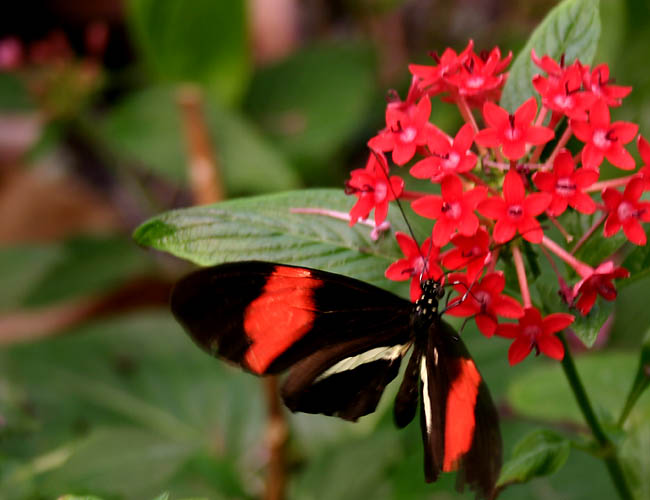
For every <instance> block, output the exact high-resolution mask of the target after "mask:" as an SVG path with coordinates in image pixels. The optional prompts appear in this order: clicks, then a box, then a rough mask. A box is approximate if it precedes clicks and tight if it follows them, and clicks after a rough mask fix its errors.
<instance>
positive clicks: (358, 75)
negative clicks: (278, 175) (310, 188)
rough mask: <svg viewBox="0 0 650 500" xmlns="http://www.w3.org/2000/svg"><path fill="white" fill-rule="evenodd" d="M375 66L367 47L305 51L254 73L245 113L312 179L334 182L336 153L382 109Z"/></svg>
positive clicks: (319, 47)
mask: <svg viewBox="0 0 650 500" xmlns="http://www.w3.org/2000/svg"><path fill="white" fill-rule="evenodd" d="M374 66H375V61H374V54H373V52H372V51H371V50H370V49H369V48H368V47H367V46H362V45H349V44H348V45H342V44H328V45H325V44H323V45H317V46H312V47H307V48H304V49H302V50H300V51H298V52H296V53H294V54H292V55H291V56H290V57H289V58H288V59H286V60H284V61H281V62H280V63H278V64H275V65H273V66H269V67H266V68H263V69H261V70H260V71H258V72H257V73H256V74H255V77H254V79H253V81H252V83H251V87H250V91H249V94H248V96H247V98H246V102H245V106H246V110H247V112H248V113H249V114H250V115H251V116H252V117H253V118H254V119H255V120H257V122H258V123H259V124H260V126H261V127H262V128H263V130H264V131H265V132H266V133H267V134H268V135H269V136H270V137H272V138H273V139H275V141H276V143H277V144H278V145H279V146H280V147H281V148H282V149H283V150H284V151H285V152H286V153H287V154H288V155H289V156H290V158H291V159H292V162H293V163H296V164H299V165H300V166H302V172H303V173H304V174H305V175H307V176H308V178H310V179H312V180H318V181H321V182H325V181H328V182H332V173H333V171H334V172H335V173H336V164H332V157H333V155H334V154H335V153H337V152H338V151H339V150H340V149H341V148H342V147H343V146H345V144H346V142H347V141H350V138H351V137H352V136H353V135H354V134H355V133H356V134H358V133H360V132H362V130H363V127H364V125H365V124H366V123H367V122H368V116H369V115H370V116H374V115H373V112H372V110H373V109H375V108H376V107H377V106H379V107H381V106H382V102H383V100H382V98H381V93H380V92H379V91H378V89H377V87H376V83H375V81H376V80H375V71H374ZM362 133H363V134H364V135H366V134H367V132H365V131H364V132H362ZM364 140H365V139H364ZM317 169H318V170H317ZM316 170H317V171H316Z"/></svg>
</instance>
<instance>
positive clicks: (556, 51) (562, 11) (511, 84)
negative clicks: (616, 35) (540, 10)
mask: <svg viewBox="0 0 650 500" xmlns="http://www.w3.org/2000/svg"><path fill="white" fill-rule="evenodd" d="M599 37H600V16H599V0H564V1H563V2H561V3H559V4H558V5H556V6H555V7H554V8H553V10H551V12H549V13H548V15H547V16H546V17H545V18H544V20H543V21H542V22H541V23H540V24H539V26H538V27H537V28H536V29H535V31H534V32H533V34H532V35H531V37H530V38H529V39H528V42H527V43H526V45H525V46H524V48H523V49H522V50H521V52H519V55H518V56H517V57H516V58H515V60H514V62H513V64H512V66H511V68H510V75H509V77H508V81H507V82H506V85H505V87H504V89H503V94H502V96H501V106H503V107H504V108H506V109H507V110H509V111H514V110H515V109H517V108H518V107H519V105H520V104H521V103H523V102H524V101H525V100H526V99H528V98H529V97H530V96H531V95H535V92H534V89H533V85H532V83H531V79H532V77H533V76H534V75H535V74H537V73H540V72H541V70H540V69H539V68H537V66H536V65H535V63H533V61H532V59H531V58H530V53H531V50H532V49H535V52H536V53H537V55H538V56H539V57H541V56H542V55H544V54H548V55H549V56H551V57H552V58H553V59H555V60H556V61H558V60H560V57H561V56H562V55H564V59H565V61H566V63H567V64H570V63H571V62H573V61H574V60H575V59H580V61H582V62H583V63H585V64H590V63H591V60H592V58H593V57H594V54H595V53H596V48H597V45H598V38H599Z"/></svg>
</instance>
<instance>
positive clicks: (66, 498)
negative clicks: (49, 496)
mask: <svg viewBox="0 0 650 500" xmlns="http://www.w3.org/2000/svg"><path fill="white" fill-rule="evenodd" d="M58 500H102V499H101V498H99V497H96V496H88V495H84V496H81V497H79V496H77V495H63V496H61V497H59V498H58Z"/></svg>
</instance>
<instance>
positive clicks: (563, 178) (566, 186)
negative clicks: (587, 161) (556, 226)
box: [533, 149, 598, 217]
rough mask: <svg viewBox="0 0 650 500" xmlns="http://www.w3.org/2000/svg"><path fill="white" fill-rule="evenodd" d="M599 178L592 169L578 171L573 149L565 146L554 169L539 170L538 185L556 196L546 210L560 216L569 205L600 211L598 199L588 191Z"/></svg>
mask: <svg viewBox="0 0 650 500" xmlns="http://www.w3.org/2000/svg"><path fill="white" fill-rule="evenodd" d="M597 180H598V172H596V171H595V170H592V169H590V168H580V169H578V170H575V164H574V162H573V156H572V155H571V152H570V151H568V150H566V149H563V150H562V151H560V152H559V153H558V155H557V156H556V157H555V160H554V161H553V170H552V171H550V172H549V171H547V172H542V171H539V172H535V175H533V182H534V183H535V185H536V186H537V187H538V188H539V189H540V190H541V191H544V192H546V193H549V194H550V195H551V196H552V197H553V198H552V200H551V204H550V205H549V206H548V208H547V209H546V212H547V213H548V214H549V215H551V216H553V217H557V216H558V215H560V214H562V213H563V212H564V211H565V210H566V208H567V206H569V205H570V206H571V207H573V208H575V209H576V210H577V211H578V212H581V213H583V214H592V213H594V211H595V210H596V202H595V201H594V200H593V199H592V198H591V196H589V195H588V194H587V193H585V192H584V189H586V188H588V187H589V186H591V185H592V184H593V183H594V182H596V181H597Z"/></svg>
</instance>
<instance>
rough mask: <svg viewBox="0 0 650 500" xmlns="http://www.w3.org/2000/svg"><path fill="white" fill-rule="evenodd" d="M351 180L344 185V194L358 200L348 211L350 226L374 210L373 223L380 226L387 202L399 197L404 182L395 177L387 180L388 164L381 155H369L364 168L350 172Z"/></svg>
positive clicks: (384, 215)
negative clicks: (352, 195) (353, 196)
mask: <svg viewBox="0 0 650 500" xmlns="http://www.w3.org/2000/svg"><path fill="white" fill-rule="evenodd" d="M350 175H351V178H350V179H349V180H348V181H347V182H346V183H345V192H346V194H354V195H355V196H357V197H358V198H359V199H358V200H357V203H356V204H355V205H354V206H353V207H352V209H351V210H350V225H351V226H353V225H354V224H355V223H356V222H357V221H358V220H359V219H363V218H366V217H368V214H369V213H370V211H371V210H372V209H373V208H374V209H375V223H376V224H381V223H382V222H384V220H385V219H386V215H387V214H388V202H390V201H392V200H394V199H395V198H396V197H399V196H400V195H401V194H402V191H403V190H404V180H403V179H402V178H401V177H398V176H396V175H394V176H392V177H390V184H389V179H388V164H387V162H386V157H385V156H384V155H382V154H376V153H371V154H370V156H369V157H368V162H367V163H366V167H365V168H358V169H355V170H353V171H352V172H350Z"/></svg>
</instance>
